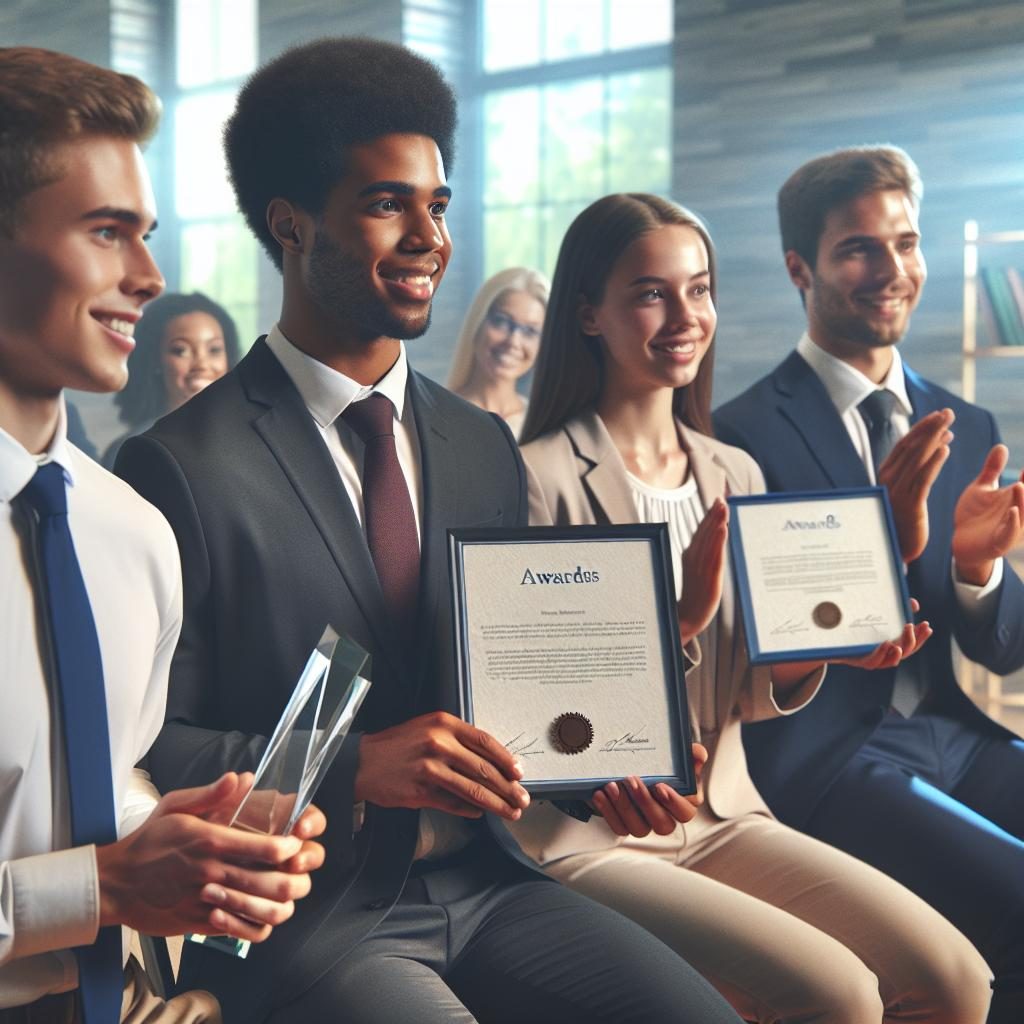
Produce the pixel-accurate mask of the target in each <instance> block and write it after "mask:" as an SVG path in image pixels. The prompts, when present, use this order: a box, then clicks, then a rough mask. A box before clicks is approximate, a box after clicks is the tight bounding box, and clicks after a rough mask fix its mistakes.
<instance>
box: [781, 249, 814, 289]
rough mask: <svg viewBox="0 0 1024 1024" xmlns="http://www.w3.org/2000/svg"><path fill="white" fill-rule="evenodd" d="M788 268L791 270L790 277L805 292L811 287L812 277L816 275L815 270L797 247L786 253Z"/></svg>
mask: <svg viewBox="0 0 1024 1024" xmlns="http://www.w3.org/2000/svg"><path fill="white" fill-rule="evenodd" d="M786 270H788V271H789V279H790V281H792V282H793V284H795V285H796V286H797V288H799V289H800V291H802V292H805V291H807V290H808V289H809V288H810V287H811V279H812V278H813V276H814V272H813V271H812V270H811V268H810V267H809V266H808V265H807V261H806V260H805V259H804V258H803V256H801V255H800V254H799V253H798V252H797V251H796V250H795V249H790V250H789V251H788V252H787V253H786Z"/></svg>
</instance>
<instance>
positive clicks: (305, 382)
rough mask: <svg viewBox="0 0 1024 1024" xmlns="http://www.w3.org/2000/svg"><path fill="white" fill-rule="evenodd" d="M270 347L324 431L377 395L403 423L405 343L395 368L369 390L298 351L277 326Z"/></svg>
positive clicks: (270, 337)
mask: <svg viewBox="0 0 1024 1024" xmlns="http://www.w3.org/2000/svg"><path fill="white" fill-rule="evenodd" d="M267 347H268V348H269V349H270V351H271V352H273V353H274V355H275V356H277V359H278V362H280V364H281V365H282V366H283V367H284V371H285V373H287V374H288V376H289V377H290V378H291V381H292V383H293V384H294V385H295V387H296V389H297V390H298V392H299V394H300V395H301V396H302V401H303V402H305V404H306V408H307V409H308V410H309V412H310V415H311V416H312V417H313V419H314V420H316V422H317V424H318V425H319V426H320V427H321V428H322V429H325V430H326V429H327V427H329V426H330V425H331V424H332V423H333V422H334V421H335V420H336V419H337V418H338V417H339V416H340V415H341V414H342V413H343V412H344V411H345V410H346V409H347V408H348V407H349V406H350V405H351V404H352V403H353V402H359V401H361V400H362V399H364V398H368V397H369V396H370V395H371V394H372V393H373V392H378V393H379V394H382V395H383V396H384V397H385V398H388V399H390V400H391V404H392V405H393V406H394V407H395V416H396V417H397V418H398V419H399V420H400V419H401V418H402V414H403V412H404V410H405V385H406V382H407V380H408V377H409V362H408V359H407V358H406V354H405V342H399V352H398V358H397V359H396V360H395V364H394V366H392V367H391V369H390V370H388V372H387V373H385V374H384V376H383V377H381V379H380V380H379V381H377V383H376V384H374V385H373V386H372V387H367V386H365V385H363V384H360V383H359V382H358V381H354V380H353V379H352V378H351V377H347V376H345V374H343V373H340V372H339V371H338V370H333V369H331V367H329V366H327V365H325V364H324V363H321V362H320V360H319V359H314V358H313V357H312V356H310V355H307V354H306V353H305V352H303V351H301V350H300V349H298V348H296V347H295V345H293V344H292V342H290V341H289V340H288V339H287V338H286V337H285V336H284V334H283V333H282V331H281V328H280V327H279V326H278V325H277V324H274V326H273V327H272V328H271V330H270V333H269V334H268V335H267Z"/></svg>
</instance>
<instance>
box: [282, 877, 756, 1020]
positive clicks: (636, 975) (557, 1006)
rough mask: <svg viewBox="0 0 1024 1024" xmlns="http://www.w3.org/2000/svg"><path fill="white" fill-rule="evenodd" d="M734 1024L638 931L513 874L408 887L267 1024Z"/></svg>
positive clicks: (565, 892)
mask: <svg viewBox="0 0 1024 1024" xmlns="http://www.w3.org/2000/svg"><path fill="white" fill-rule="evenodd" d="M300 1021H301V1022H302V1024H334V1022H337V1024H343V1022H344V1024H355V1022H358V1024H405V1022H409V1024H473V1022H480V1024H503V1022H506V1021H507V1022H510V1024H511V1022H513V1021H515V1022H516V1024H524V1022H525V1024H549V1022H550V1024H555V1022H559V1024H571V1022H575V1021H581V1022H582V1021H586V1022H587V1024H600V1022H607V1024H661V1022H668V1021H677V1022H680V1024H738V1022H739V1018H738V1017H737V1016H736V1014H735V1013H734V1011H733V1010H731V1009H730V1008H729V1006H728V1004H727V1003H726V1002H725V1001H724V1000H723V999H722V997H721V996H720V995H718V993H717V992H715V990H714V989H713V988H712V987H711V986H710V985H709V984H708V983H707V982H706V981H705V980H704V979H703V978H701V977H700V975H698V974H697V973H696V972H695V971H694V970H693V968H691V967H690V966H689V965H688V964H687V963H686V962H685V961H683V960H682V959H680V958H679V956H678V955H677V954H675V953H673V952H672V951H671V950H670V949H669V948H668V947H667V946H666V945H664V944H663V943H661V942H660V941H659V940H658V939H656V938H654V936H652V935H650V934H649V933H648V932H646V931H644V930H643V929H642V928H641V927H639V925H636V924H634V923H633V922H631V921H628V920H627V919H626V918H624V917H622V916H620V915H619V914H617V913H615V912H614V911H611V910H609V909H607V908H606V907H602V906H599V905H598V904H596V903H593V902H591V901H590V900H588V899H586V898H585V897H583V896H580V895H579V894H577V893H574V892H572V891H570V890H569V889H566V888H564V887H563V886H561V885H557V884H555V883H553V882H549V881H545V880H544V879H540V878H536V877H534V876H531V875H529V874H527V873H526V872H525V871H522V870H519V869H517V870H515V871H514V872H513V873H512V874H511V877H504V878H498V879H497V880H496V879H495V871H494V868H493V861H492V862H490V864H489V866H472V865H467V866H463V867H459V868H450V869H445V870H439V871H435V872H431V873H427V874H424V875H422V876H421V877H418V878H411V879H410V880H409V882H408V884H407V885H406V887H405V889H404V890H403V892H402V896H401V899H400V900H399V902H398V904H397V905H396V906H395V908H394V909H393V910H392V912H391V913H390V914H389V915H388V916H387V917H386V918H385V919H384V921H382V922H381V924H380V925H379V926H378V927H377V928H376V929H375V930H374V931H373V933H372V934H371V935H369V936H368V937H367V938H366V939H365V940H363V941H362V942H361V943H360V944H359V945H358V946H357V947H356V948H355V950H353V951H352V952H351V953H350V954H349V955H347V956H346V957H345V958H344V959H343V960H341V961H339V962H338V963H337V964H335V965H334V967H333V968H332V969H331V971H330V972H329V973H328V974H327V975H325V976H324V977H323V978H321V979H320V981H318V982H317V984H316V985H314V986H313V987H312V988H311V989H309V990H308V991H307V992H305V993H304V994H303V995H302V996H301V997H300V998H299V999H298V1000H297V1001H296V1002H294V1003H291V1004H290V1005H289V1006H287V1007H284V1008H282V1009H281V1010H278V1011H277V1012H276V1013H275V1014H274V1015H273V1016H272V1017H271V1018H270V1021H269V1024H291V1022H295V1024H298V1022H300Z"/></svg>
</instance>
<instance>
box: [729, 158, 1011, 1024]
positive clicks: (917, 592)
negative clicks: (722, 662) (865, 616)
mask: <svg viewBox="0 0 1024 1024" xmlns="http://www.w3.org/2000/svg"><path fill="white" fill-rule="evenodd" d="M920 199H921V183H920V177H919V175H918V172H917V168H916V167H915V165H914V164H913V162H912V161H911V159H910V158H909V157H908V156H907V154H905V153H904V152H902V151H901V150H899V149H895V148H891V147H877V148H857V149H848V150H841V151H838V152H835V153H831V154H828V155H825V156H822V157H819V158H818V159H816V160H812V161H810V162H809V163H807V164H805V165H804V166H803V167H801V168H800V169H799V170H797V171H796V172H795V173H794V174H793V175H792V176H791V177H790V178H789V180H788V181H787V182H786V184H785V185H784V186H783V187H782V189H781V191H780V192H779V222H780V228H781V233H782V247H783V250H784V252H785V259H786V268H787V270H788V271H789V275H790V278H791V280H792V281H793V283H794V285H796V287H797V288H798V289H799V291H800V294H801V298H802V300H803V303H804V307H805V310H806V313H807V331H806V333H805V334H804V335H803V337H802V338H801V339H800V340H799V342H798V343H797V347H796V351H795V352H793V353H791V354H790V355H789V356H788V357H787V358H786V359H785V360H784V361H783V362H782V363H781V364H780V365H779V366H778V367H776V368H775V369H774V370H773V371H772V372H771V373H770V374H768V376H766V377H765V378H763V379H762V380H760V381H758V382H757V383H756V384H755V385H753V387H751V388H749V389H748V390H747V391H746V392H744V393H743V394H742V395H740V396H739V397H738V398H735V399H734V400H732V401H731V402H728V403H726V404H725V405H724V406H722V407H721V408H720V409H719V410H718V412H717V414H716V416H715V426H716V429H717V433H718V436H719V437H720V438H721V439H722V440H724V441H727V442H729V443H731V444H735V445H738V446H739V447H741V448H744V449H746V450H747V451H748V452H750V453H751V454H752V455H753V456H754V458H755V459H756V460H757V461H758V462H759V463H760V465H761V468H762V469H763V470H764V475H765V479H766V481H767V485H768V488H769V490H776V491H787V490H821V489H830V488H849V487H864V486H867V485H869V484H874V483H876V482H878V483H881V484H883V485H885V486H887V487H888V489H889V494H890V498H891V500H892V504H893V508H894V512H895V516H896V521H897V532H898V534H899V538H900V545H901V548H902V553H903V556H904V561H905V562H906V564H907V573H908V582H909V585H910V591H911V593H912V594H913V595H914V596H915V597H917V598H918V600H919V601H920V603H921V615H922V617H923V618H925V619H927V620H928V621H929V622H930V623H931V625H932V627H933V629H934V631H935V635H934V636H933V637H932V639H931V641H930V642H929V643H928V644H927V645H926V646H925V647H924V648H923V649H922V650H921V651H920V652H919V653H917V654H915V655H914V656H913V657H912V658H910V659H908V660H907V661H906V662H904V663H903V665H902V666H901V667H900V668H899V669H894V670H888V671H882V672H865V671H863V670H861V669H857V668H852V667H842V666H835V667H831V668H830V669H829V674H828V678H827V680H826V682H825V684H824V686H823V688H822V691H821V693H820V694H819V696H818V697H817V699H816V700H815V701H814V702H813V703H812V704H811V706H810V707H808V708H807V709H806V710H805V711H804V712H802V713H801V714H799V715H793V716H790V717H786V718H781V719H777V720H774V721H772V722H767V723H764V724H763V725H756V726H752V727H747V728H746V730H745V743H746V747H747V753H748V757H749V759H750V766H751V771H752V774H753V776H754V780H755V781H756V783H757V785H758V787H759V788H760V789H761V792H762V793H763V794H764V796H765V797H766V799H767V800H768V803H769V804H770V805H771V807H772V808H773V810H774V811H775V812H776V813H777V814H778V815H779V817H780V818H781V819H782V820H783V821H786V822H787V823H789V824H791V825H794V826H796V827H798V828H801V829H803V830H804V831H806V832H808V833H810V834H811V835H814V836H816V837H818V838H820V839H823V840H825V841H826V842H829V843H832V844H833V845H835V846H838V847H840V848H842V849H844V850H847V851H849V852H850V853H853V854H855V855H856V856H858V857H860V858H862V859H864V860H866V861H868V862H869V863H871V864H873V865H875V866H876V867H878V868H880V869H881V870H883V871H886V872H887V873H889V874H890V875H892V876H893V877H894V878H897V879H898V880H899V881H901V882H903V883H904V884H905V885H907V886H909V887H910V888H911V889H913V890H914V891H915V892H917V893H918V894H920V895H921V896H923V897H924V898H925V899H927V900H928V901H929V902H930V903H932V904H933V905H934V906H935V907H937V908H938V909H939V910H940V911H942V912H943V913H944V914H946V916H947V917H949V919H950V920H951V921H953V922H954V923H955V924H956V925H957V926H958V927H959V928H960V929H961V930H962V931H963V932H964V933H965V934H966V935H967V936H968V937H969V938H971V940H972V941H973V942H974V943H975V944H976V945H977V947H978V949H979V950H980V951H981V952H982V954H983V955H984V956H985V957H986V959H987V960H988V962H989V964H990V966H991V967H992V969H993V972H994V974H995V976H996V981H995V998H994V1001H993V1004H992V1015H991V1017H990V1020H992V1021H1011V1020H1012V1021H1020V1020H1024V842H1022V841H1021V840H1022V837H1024V801H1022V800H1021V798H1020V794H1021V787H1022V784H1024V744H1022V743H1021V741H1020V740H1019V739H1018V738H1016V737H1015V736H1014V735H1013V734H1011V733H1010V732H1008V731H1007V730H1006V729H1003V728H1001V727H1000V726H998V725H997V724H995V723H994V722H992V721H991V720H990V719H988V718H987V717H986V716H985V715H983V714H982V713H981V712H980V711H978V710H977V709H976V708H975V706H974V705H973V704H972V703H971V701H970V700H969V699H968V698H967V697H966V695H965V694H964V693H963V692H962V691H961V689H960V687H959V686H958V684H957V681H956V678H955V676H954V672H953V662H952V650H951V643H952V640H954V639H955V640H956V642H957V644H958V645H959V646H960V648H961V650H963V652H964V653H965V654H966V655H967V656H968V657H969V658H970V659H972V660H973V661H976V662H979V663H981V664H982V665H985V666H986V667H987V668H989V669H990V670H992V671H994V672H997V673H1000V674H1006V673H1008V672H1012V671H1014V670H1016V669H1018V668H1020V667H1021V665H1024V621H1022V619H1024V587H1022V585H1021V582H1020V580H1019V579H1018V578H1017V576H1016V575H1015V574H1014V573H1013V570H1012V569H1011V568H1010V566H1009V565H1008V563H1007V562H1006V560H1005V555H1006V554H1007V552H1008V551H1009V550H1010V549H1011V548H1012V547H1013V546H1014V545H1016V544H1018V543H1020V542H1021V540H1022V536H1024V534H1022V528H1021V524H1022V519H1024V483H1021V482H1015V483H1013V484H1012V485H1010V486H1008V487H1000V486H999V477H1000V473H1001V472H1002V470H1003V469H1004V468H1005V465H1006V461H1007V457H1008V453H1007V449H1006V448H1005V446H1003V445H1002V444H1000V440H999V432H998V429H997V427H996V424H995V421H994V419H993V418H992V416H991V415H990V414H989V413H987V412H985V411H984V410H982V409H979V408H977V407H976V406H974V405H971V404H970V403H968V402H964V401H962V400H961V399H959V398H957V397H956V396H955V395H953V394H951V393H949V392H947V391H945V390H943V389H942V388H940V387H937V386H936V385H935V384H932V383H930V382H929V381H927V380H924V379H923V378H921V377H920V376H918V375H917V374H916V373H915V372H914V371H913V370H911V369H910V367H909V366H907V365H906V364H905V363H903V361H902V360H901V358H900V355H899V352H898V351H897V348H896V346H897V343H898V342H899V341H900V339H901V338H902V337H903V335H904V333H905V331H906V329H907V326H908V323H909V320H910V314H911V312H912V311H913V309H914V307H915V306H916V305H917V302H918V300H919V298H920V296H921V289H922V287H923V285H924V281H925V275H926V271H925V263H924V258H923V256H922V254H921V249H920V234H919V230H918V209H919V206H920Z"/></svg>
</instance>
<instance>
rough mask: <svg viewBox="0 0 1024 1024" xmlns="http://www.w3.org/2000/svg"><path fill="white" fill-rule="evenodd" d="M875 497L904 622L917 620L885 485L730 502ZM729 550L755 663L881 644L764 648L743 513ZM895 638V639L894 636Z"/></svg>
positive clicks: (848, 652) (864, 650)
mask: <svg viewBox="0 0 1024 1024" xmlns="http://www.w3.org/2000/svg"><path fill="white" fill-rule="evenodd" d="M853 499H856V500H860V501H865V500H872V499H873V500H875V501H878V502H879V503H880V504H881V506H882V509H883V511H884V517H883V518H884V523H885V535H886V537H887V539H888V542H889V543H888V550H887V554H888V556H889V561H890V569H891V571H892V584H893V587H894V588H895V589H896V591H897V597H898V600H899V604H900V607H901V608H902V609H903V616H904V622H913V621H914V615H913V612H912V610H911V607H910V592H909V591H908V589H907V578H906V573H905V572H904V570H903V559H902V556H901V555H900V549H899V540H898V538H897V535H896V523H895V521H894V519H893V515H892V507H891V506H890V504H889V495H888V493H887V492H886V489H885V488H884V487H858V488H849V489H843V490H835V491H784V492H774V493H770V494H754V495H744V496H737V497H732V496H731V497H729V498H728V499H727V500H728V503H729V504H730V505H731V506H732V507H733V509H734V510H735V509H737V508H740V507H742V506H744V505H768V504H787V503H788V504H794V505H799V504H800V503H801V502H810V501H825V502H837V503H842V502H844V501H849V500H853ZM729 554H730V556H731V560H732V566H733V574H734V577H735V580H736V590H737V593H738V594H739V599H740V607H741V609H742V613H743V623H744V627H745V629H744V632H745V634H746V640H747V655H748V658H749V660H750V663H751V664H752V665H770V664H775V663H777V662H785V661H827V660H830V659H834V658H856V657H861V656H863V655H865V654H870V653H871V651H873V650H874V649H875V647H877V646H878V641H877V640H876V641H874V642H871V643H865V644H847V645H845V646H813V647H799V648H793V649H790V650H785V651H764V650H762V644H761V641H760V639H759V637H758V631H757V619H756V617H755V614H754V608H753V602H752V599H751V593H750V579H749V575H748V569H747V560H746V553H745V549H744V546H743V531H742V527H741V525H740V517H739V516H738V515H735V514H734V515H732V516H731V517H730V522H729ZM892 639H895V637H893V638H892Z"/></svg>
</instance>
